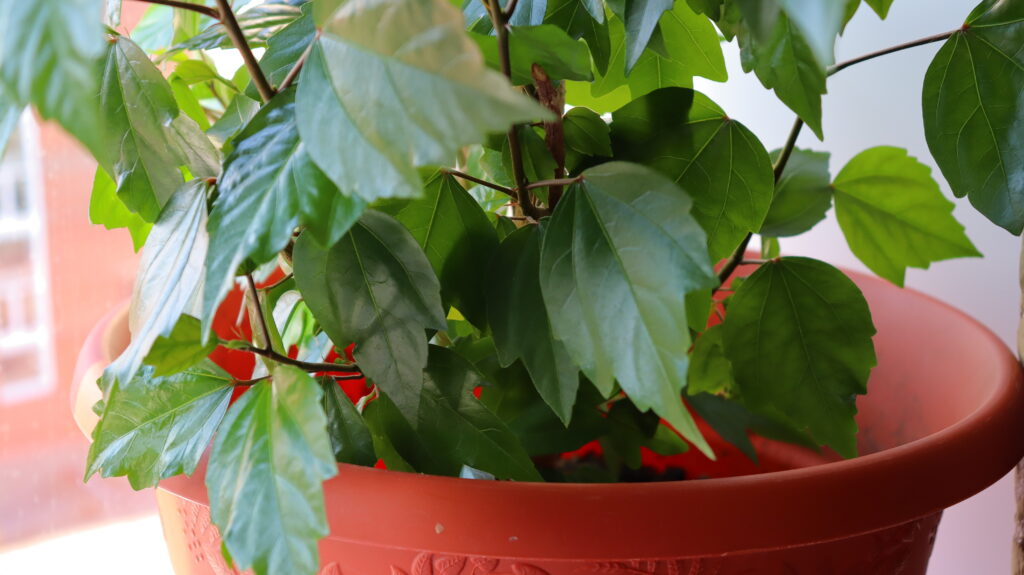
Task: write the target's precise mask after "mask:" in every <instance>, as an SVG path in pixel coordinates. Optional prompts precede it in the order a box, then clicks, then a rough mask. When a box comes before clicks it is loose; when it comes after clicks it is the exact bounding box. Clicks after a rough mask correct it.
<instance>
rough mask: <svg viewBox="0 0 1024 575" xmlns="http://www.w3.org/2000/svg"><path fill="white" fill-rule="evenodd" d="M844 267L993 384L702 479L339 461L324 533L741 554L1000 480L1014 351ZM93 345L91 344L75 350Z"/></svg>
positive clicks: (541, 555) (526, 549) (902, 516)
mask: <svg viewBox="0 0 1024 575" xmlns="http://www.w3.org/2000/svg"><path fill="white" fill-rule="evenodd" d="M847 273H848V274H849V275H851V277H853V278H855V279H856V281H857V282H858V283H860V284H870V283H875V284H876V286H875V287H878V285H877V284H884V286H883V288H882V289H893V290H899V291H900V292H901V293H902V294H904V295H903V296H901V297H908V298H916V299H919V300H920V301H922V302H923V303H925V304H927V305H928V306H930V307H931V308H933V309H934V313H945V314H950V315H951V316H952V319H953V320H955V321H956V322H957V323H958V324H960V325H961V328H962V329H963V330H965V331H972V332H973V333H972V334H971V337H976V338H978V339H980V340H981V341H980V343H979V344H978V345H979V346H982V347H984V348H985V350H986V353H987V354H988V355H990V356H991V365H990V367H991V375H990V377H992V378H995V380H996V381H998V384H995V385H993V386H992V387H991V388H990V392H989V394H988V397H986V398H984V400H982V401H980V402H979V406H978V407H977V409H975V410H974V411H973V412H971V413H970V414H969V415H967V416H966V417H964V418H963V419H961V420H960V421H958V422H957V423H955V424H953V425H950V426H948V427H946V428H944V429H941V430H939V431H937V432H935V433H933V434H930V435H928V436H925V437H922V438H920V439H917V440H914V441H911V442H908V443H905V444H902V445H899V446H897V447H893V448H889V449H885V450H882V451H879V452H876V453H870V454H867V455H863V456H860V457H857V458H854V459H848V460H841V461H835V462H830V463H824V464H821V465H816V466H813V467H806V468H800V469H792V470H785V471H774V472H768V473H763V474H758V475H750V476H742V477H731V478H716V479H704V480H698V481H682V482H664V483H643V484H630V483H611V484H571V483H563V484H550V483H525V482H523V483H520V482H504V481H502V482H498V481H480V480H472V479H460V478H453V477H440V476H430V475H422V474H415V473H404V472H399V471H389V470H382V469H373V468H368V467H361V466H354V465H349V464H339V465H338V471H339V473H338V475H337V476H335V477H334V478H332V479H330V480H328V481H327V482H325V484H324V492H325V496H326V501H327V510H328V511H327V513H328V518H329V521H330V523H331V534H330V535H328V538H330V539H340V540H347V541H359V542H365V543H368V544H372V545H383V546H389V547H402V548H408V549H430V550H432V551H436V552H439V553H452V554H463V555H467V554H468V555H488V556H496V557H524V558H532V559H552V558H554V559H557V558H564V557H565V550H566V549H572V556H573V558H576V559H584V558H585V559H591V560H599V561H600V560H608V561H611V560H621V559H623V558H631V557H651V558H674V557H685V556H697V555H714V554H724V553H742V552H754V551H761V550H769V549H779V548H785V547H793V546H799V545H806V544H810V543H817V542H824V541H829V540H834V539H840V538H844V537H850V536H854V535H859V534H864V533H869V532H872V531H877V530H880V529H884V528H886V527H891V526H894V525H899V524H902V523H906V522H908V521H911V520H915V519H919V518H921V517H925V516H928V515H931V514H933V513H936V512H939V511H941V510H942V509H944V508H946V507H948V506H950V505H952V504H954V503H957V502H959V501H962V500H964V499H966V498H968V497H970V496H971V495H973V494H975V493H977V492H979V491H981V490H982V489H984V488H985V487H987V486H988V485H990V484H992V483H994V482H995V481H996V480H998V479H999V478H1000V477H1002V476H1003V475H1004V474H1005V473H1007V472H1008V471H1009V470H1011V469H1012V468H1013V467H1014V465H1016V463H1017V462H1018V461H1019V460H1020V459H1021V458H1022V457H1024V385H1022V377H1021V371H1020V367H1019V365H1018V363H1017V360H1016V358H1015V357H1014V356H1013V354H1012V353H1011V352H1010V350H1009V349H1008V348H1007V347H1006V346H1005V344H1003V342H1002V341H1001V340H1000V339H999V338H998V337H997V336H996V335H995V334H993V333H992V332H991V331H990V330H988V329H987V328H986V327H984V326H983V325H981V324H980V323H979V322H978V321H977V320H975V319H973V318H971V317H969V316H968V315H966V314H965V313H963V312H962V311H960V310H957V309H956V308H953V307H952V306H950V305H948V304H946V303H944V302H941V301H939V300H938V299H936V298H933V297H931V296H928V295H926V294H923V293H921V292H918V291H915V290H911V289H906V288H903V289H901V288H896V287H895V286H891V285H889V284H888V283H887V282H884V281H883V280H880V279H877V278H874V277H871V276H867V275H866V274H861V273H857V272H849V271H847ZM115 319H116V318H115V317H112V315H108V316H107V317H106V318H104V321H102V322H101V323H100V324H99V325H97V326H96V328H95V329H94V335H95V334H97V333H106V332H107V331H110V330H112V329H116V328H118V327H121V329H123V328H124V327H123V326H124V324H123V323H121V324H120V326H118V325H115V324H114V320H115ZM100 339H105V340H106V341H110V340H111V338H109V337H106V338H93V337H92V336H90V342H91V343H92V344H93V345H92V349H91V352H92V353H96V352H101V353H104V354H105V356H106V357H105V360H106V361H109V360H110V357H109V352H110V349H109V347H108V348H107V349H99V348H100V347H101V346H99V345H98V344H99V340H100ZM88 352H90V349H89V346H87V349H84V350H83V355H84V354H86V353H88ZM93 357H95V355H94V356H93ZM79 363H80V364H81V363H82V361H81V360H80V362H79ZM76 381H79V380H78V378H76ZM994 438H1009V439H1007V440H1005V441H996V442H994V441H993V439H994ZM204 474H205V461H204V462H203V464H201V465H200V468H199V469H198V470H197V472H196V473H195V474H194V475H193V476H192V477H190V478H189V477H183V476H178V477H173V478H170V479H167V480H164V481H163V482H161V484H160V487H159V488H160V489H162V490H164V491H167V492H169V493H172V494H174V495H177V496H178V497H182V498H185V499H188V500H190V501H193V502H195V503H198V504H201V505H208V499H207V494H206V489H205V485H204V483H203V480H202V478H203V476H204ZM689 517H698V518H699V519H700V520H699V521H698V522H694V521H691V520H689ZM538 520H539V521H543V522H544V523H545V524H546V525H547V527H546V528H545V530H544V531H545V532H551V531H552V527H554V528H555V529H554V531H555V532H560V533H562V537H560V538H559V540H557V541H552V540H550V539H547V540H542V539H539V538H538V539H534V538H532V537H531V529H530V526H531V525H535V524H536V522H537V521H538ZM552 524H554V525H553V526H552ZM534 531H536V529H534Z"/></svg>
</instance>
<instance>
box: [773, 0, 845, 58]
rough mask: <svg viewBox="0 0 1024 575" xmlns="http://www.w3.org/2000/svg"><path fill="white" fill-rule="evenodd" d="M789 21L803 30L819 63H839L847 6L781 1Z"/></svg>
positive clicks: (807, 0) (803, 0) (805, 0)
mask: <svg viewBox="0 0 1024 575" xmlns="http://www.w3.org/2000/svg"><path fill="white" fill-rule="evenodd" d="M778 2H779V4H780V5H781V6H782V9H783V10H785V12H786V15H787V16H788V17H789V20H790V21H791V22H792V23H793V24H795V25H796V26H797V28H799V30H800V32H801V33H802V35H803V37H804V39H805V40H806V41H807V44H808V46H810V48H811V51H812V52H813V53H814V56H815V58H816V59H817V61H818V63H819V64H821V65H822V66H829V65H831V64H832V63H833V62H834V61H835V44H836V37H837V36H838V35H839V31H840V30H841V29H842V27H843V22H844V21H845V19H846V8H847V2H838V1H828V2H822V1H821V0H778Z"/></svg>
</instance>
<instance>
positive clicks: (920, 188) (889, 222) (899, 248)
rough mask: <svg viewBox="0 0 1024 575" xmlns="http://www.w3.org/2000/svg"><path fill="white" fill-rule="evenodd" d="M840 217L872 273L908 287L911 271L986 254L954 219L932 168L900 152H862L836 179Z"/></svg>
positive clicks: (885, 149) (883, 149)
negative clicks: (909, 271)
mask: <svg viewBox="0 0 1024 575" xmlns="http://www.w3.org/2000/svg"><path fill="white" fill-rule="evenodd" d="M833 186H834V188H835V195H836V218H837V219H838V220H839V226H840V227H841V228H842V229H843V235H845V236H846V242H847V243H848V244H850V249H851V250H852V251H853V253H854V254H855V255H856V256H857V257H858V258H859V259H860V261H862V262H864V265H866V266H868V267H869V268H871V271H873V272H875V273H876V274H878V275H880V276H882V277H884V278H885V279H887V280H889V281H891V282H893V283H894V284H896V285H899V286H902V285H903V278H904V274H905V273H906V271H907V268H908V267H915V268H925V269H927V268H928V266H929V264H931V262H936V261H939V260H945V259H951V258H959V257H980V256H981V253H979V252H978V250H977V249H976V248H975V247H974V244H972V243H971V240H969V239H967V235H966V234H964V227H963V226H962V225H960V223H959V222H957V221H956V219H955V218H954V217H953V203H952V202H950V201H949V200H947V199H946V198H945V197H944V196H943V195H942V191H941V190H939V185H938V184H937V183H935V180H933V179H932V175H931V169H930V168H929V167H928V166H926V165H924V164H922V163H920V162H918V161H917V160H916V159H915V158H913V157H911V156H909V155H907V151H906V150H903V149H901V148H891V147H887V146H879V147H877V148H871V149H869V150H865V151H863V152H861V153H860V154H857V155H856V156H855V157H854V158H853V159H852V160H850V161H849V162H848V163H847V164H846V166H845V167H844V168H843V169H842V171H840V172H839V175H837V176H836V180H835V182H834V183H833Z"/></svg>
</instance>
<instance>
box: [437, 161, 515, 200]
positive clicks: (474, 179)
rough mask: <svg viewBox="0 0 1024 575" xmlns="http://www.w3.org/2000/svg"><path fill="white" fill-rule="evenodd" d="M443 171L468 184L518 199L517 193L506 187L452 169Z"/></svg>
mask: <svg viewBox="0 0 1024 575" xmlns="http://www.w3.org/2000/svg"><path fill="white" fill-rule="evenodd" d="M442 171H443V172H444V173H446V174H450V175H452V176H455V177H456V178H461V179H463V180H466V181H467V182H473V183H474V184H480V185H481V186H484V187H487V188H491V189H492V190H497V191H499V192H501V193H503V194H505V195H508V196H511V197H512V198H516V191H515V190H513V189H511V188H506V187H505V186H502V185H500V184H495V183H494V182H488V181H487V180H481V179H480V178H477V177H475V176H471V175H469V174H467V173H465V172H460V171H459V170H455V169H452V168H443V169H442Z"/></svg>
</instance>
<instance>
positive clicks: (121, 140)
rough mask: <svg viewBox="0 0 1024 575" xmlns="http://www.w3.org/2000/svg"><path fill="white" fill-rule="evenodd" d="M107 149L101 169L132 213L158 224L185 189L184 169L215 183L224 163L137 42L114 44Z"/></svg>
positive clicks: (106, 77)
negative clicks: (170, 201)
mask: <svg viewBox="0 0 1024 575" xmlns="http://www.w3.org/2000/svg"><path fill="white" fill-rule="evenodd" d="M100 101H101V106H102V109H103V111H104V114H105V118H106V143H107V145H106V147H105V151H104V154H103V155H101V156H99V160H100V164H101V165H102V166H103V168H104V170H106V172H107V173H108V174H110V175H111V176H112V177H113V178H114V180H115V181H116V182H117V195H118V197H120V198H121V200H122V201H123V202H124V204H125V205H126V206H127V207H128V209H129V210H131V211H132V212H137V213H138V214H139V215H140V216H142V218H143V219H145V220H146V221H154V220H156V218H157V216H158V215H159V214H160V210H161V209H162V208H163V206H164V204H166V203H167V200H168V198H170V197H171V195H172V194H174V192H175V191H176V190H177V189H178V188H179V187H180V186H181V185H182V183H184V178H183V177H182V172H181V169H180V168H181V167H182V166H185V167H187V168H188V169H189V171H190V172H191V173H192V175H193V176H195V177H213V176H216V175H217V173H218V172H219V166H218V165H217V164H218V163H219V158H218V157H217V152H216V150H214V148H213V145H212V144H211V143H210V142H209V140H208V139H207V138H206V136H204V135H203V134H202V132H201V131H200V129H199V126H198V125H196V123H195V122H194V121H193V120H191V119H190V118H188V117H186V116H180V115H179V109H178V103H177V101H176V100H175V97H174V92H173V91H172V89H171V86H170V84H168V83H167V81H166V80H165V79H164V77H163V74H162V73H161V72H160V70H159V69H157V67H156V66H155V65H153V63H152V62H151V61H150V60H149V57H148V56H146V54H145V52H143V51H142V50H141V49H140V48H139V47H138V46H137V45H135V43H134V42H132V41H131V40H129V39H127V38H123V37H118V38H117V39H116V41H114V42H112V43H111V44H110V47H109V50H108V51H107V59H106V64H105V66H104V71H103V85H102V91H101V93H100Z"/></svg>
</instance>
